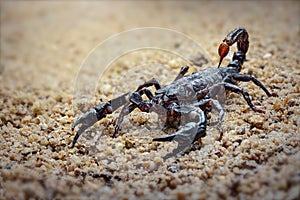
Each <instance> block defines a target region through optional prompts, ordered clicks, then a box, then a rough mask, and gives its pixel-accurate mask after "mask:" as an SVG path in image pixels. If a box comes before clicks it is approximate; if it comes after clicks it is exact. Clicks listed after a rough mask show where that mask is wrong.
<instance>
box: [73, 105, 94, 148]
mask: <svg viewBox="0 0 300 200" xmlns="http://www.w3.org/2000/svg"><path fill="white" fill-rule="evenodd" d="M97 121H98V117H97V112H96V110H95V109H91V110H90V111H89V112H87V113H85V114H84V115H83V116H81V117H80V118H79V119H77V120H76V121H75V123H74V124H73V125H72V131H74V129H75V127H76V126H78V125H79V124H82V125H81V126H80V128H79V130H78V131H77V133H76V135H75V137H74V140H73V142H72V148H73V147H74V146H75V144H76V142H77V140H78V138H79V136H80V135H81V134H82V133H83V132H84V131H85V130H86V129H87V128H89V127H90V126H92V125H93V124H95V123H96V122H97Z"/></svg>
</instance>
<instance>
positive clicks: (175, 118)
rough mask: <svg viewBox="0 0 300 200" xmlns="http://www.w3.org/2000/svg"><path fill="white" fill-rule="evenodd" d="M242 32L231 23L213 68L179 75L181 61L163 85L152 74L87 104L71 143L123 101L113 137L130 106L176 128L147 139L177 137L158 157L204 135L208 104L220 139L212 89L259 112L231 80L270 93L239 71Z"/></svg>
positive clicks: (243, 51)
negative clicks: (117, 94) (230, 94)
mask: <svg viewBox="0 0 300 200" xmlns="http://www.w3.org/2000/svg"><path fill="white" fill-rule="evenodd" d="M248 37H249V36H248V33H247V31H246V30H245V29H244V28H236V29H234V30H233V31H231V32H230V33H229V34H228V35H227V36H226V37H225V39H224V40H223V42H222V43H221V44H220V46H219V51H218V53H219V56H220V62H219V65H218V67H216V68H209V69H205V70H202V71H197V72H194V73H192V74H188V75H185V74H186V73H187V71H188V69H189V67H188V66H184V67H182V68H181V70H180V72H179V74H178V75H177V77H176V78H175V80H174V81H173V82H172V83H171V84H169V85H166V86H164V87H162V86H161V84H160V83H159V81H158V80H157V79H156V78H153V79H151V80H149V81H147V82H145V83H144V84H142V85H140V86H139V87H138V88H137V89H136V90H135V91H134V92H128V93H126V94H124V95H122V96H120V97H117V98H115V99H112V100H110V101H108V102H107V103H102V104H99V105H97V106H95V107H93V108H92V109H91V110H90V111H89V112H87V113H85V114H84V115H83V116H81V117H80V118H79V119H77V121H75V123H74V124H73V126H72V130H74V129H75V127H76V126H77V125H79V124H81V126H80V128H79V130H78V131H77V133H76V135H75V138H74V140H73V143H72V147H74V145H75V143H76V141H77V140H78V138H79V136H80V135H81V134H82V133H83V132H84V131H85V130H86V129H87V128H88V127H90V126H92V125H93V124H94V123H96V122H97V121H99V120H101V119H103V118H104V117H106V116H107V115H108V114H111V113H113V112H114V111H115V110H117V109H118V108H120V107H121V106H123V109H122V110H121V113H120V115H119V118H118V121H117V124H116V126H115V132H114V133H113V136H116V135H117V133H118V131H119V130H120V125H121V123H122V121H123V118H124V116H126V115H128V114H129V113H131V112H132V111H133V110H134V109H135V108H138V109H139V110H141V111H142V112H147V113H148V112H155V113H157V114H158V115H159V116H166V121H165V128H170V127H172V128H176V129H177V131H176V132H175V133H173V134H170V135H166V136H163V137H159V138H155V139H153V141H159V142H165V141H173V140H174V141H176V142H178V146H177V148H176V149H174V150H173V152H171V153H169V154H167V155H166V156H165V157H164V159H167V158H169V157H171V156H173V155H176V154H177V153H179V152H181V151H183V150H184V149H186V148H187V147H189V146H190V145H191V144H193V143H194V142H195V141H197V140H199V139H201V138H202V137H204V136H206V128H207V125H208V122H207V114H208V113H209V112H210V111H211V108H212V106H213V107H214V108H216V109H217V111H218V112H219V115H218V121H217V128H218V129H219V131H220V139H221V138H222V134H223V133H222V129H221V123H222V119H223V116H224V110H223V107H222V106H221V103H220V102H219V100H217V98H215V96H216V95H215V94H214V91H220V90H222V89H225V90H227V91H231V92H234V93H238V94H242V95H243V97H244V99H245V100H246V102H247V104H248V105H249V106H250V108H251V109H252V110H253V111H255V112H258V113H264V111H263V110H260V109H258V108H257V107H255V106H254V105H253V103H252V102H251V100H250V97H249V94H248V93H247V92H246V91H245V90H244V89H243V88H241V87H239V86H238V85H237V83H238V82H239V81H243V82H249V81H252V82H253V83H254V84H255V85H257V86H259V87H260V88H261V89H262V90H263V91H264V92H265V93H266V94H267V96H268V97H270V96H276V94H275V93H270V92H269V91H268V90H267V89H266V87H265V86H264V85H263V84H262V83H261V82H260V81H258V80H257V79H256V78H255V77H253V76H250V75H247V74H240V71H241V69H242V65H243V63H244V61H245V59H246V53H247V51H248V47H249V41H248ZM235 42H236V43H237V50H238V51H236V52H234V54H233V58H232V61H231V62H230V63H229V64H228V65H227V66H225V67H220V65H221V63H222V60H223V58H224V57H225V56H226V55H227V54H228V52H229V47H230V46H231V45H233V44H234V43H235ZM151 86H154V87H155V88H156V92H155V94H153V93H152V92H151V91H150V90H149V89H148V87H151ZM143 95H146V97H147V98H148V99H147V100H143V98H142V96H143Z"/></svg>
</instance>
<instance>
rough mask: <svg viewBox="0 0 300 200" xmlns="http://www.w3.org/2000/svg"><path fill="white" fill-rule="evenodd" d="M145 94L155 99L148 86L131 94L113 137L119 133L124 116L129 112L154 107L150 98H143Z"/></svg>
mask: <svg viewBox="0 0 300 200" xmlns="http://www.w3.org/2000/svg"><path fill="white" fill-rule="evenodd" d="M143 94H146V96H147V97H148V98H149V99H150V100H151V99H153V97H154V95H153V94H152V92H151V91H150V90H149V89H147V88H143V89H141V90H139V91H138V92H132V93H131V94H130V96H129V101H130V102H129V103H128V104H126V105H125V106H124V107H123V109H122V111H121V113H120V115H119V118H118V121H117V124H116V126H115V132H114V133H113V137H115V136H116V135H117V134H118V132H119V130H120V128H121V124H122V122H123V120H124V117H125V116H126V115H128V114H129V113H131V112H132V111H133V110H134V109H135V108H139V109H140V110H141V111H142V112H150V108H151V107H152V102H151V101H148V100H143V98H142V95H143Z"/></svg>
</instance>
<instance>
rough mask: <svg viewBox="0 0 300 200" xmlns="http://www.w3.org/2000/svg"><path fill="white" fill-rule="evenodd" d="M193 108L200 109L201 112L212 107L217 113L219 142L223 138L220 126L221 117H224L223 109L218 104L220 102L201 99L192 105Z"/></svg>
mask: <svg viewBox="0 0 300 200" xmlns="http://www.w3.org/2000/svg"><path fill="white" fill-rule="evenodd" d="M194 106H197V107H200V108H201V110H204V109H205V108H206V107H211V106H214V108H215V109H216V110H217V111H218V112H219V116H218V122H217V124H216V125H217V129H218V131H219V133H220V137H219V141H220V140H221V139H222V137H223V130H222V126H221V125H222V121H223V117H224V109H223V107H222V105H221V104H220V102H219V101H218V100H215V99H202V100H200V101H199V102H197V103H196V104H194Z"/></svg>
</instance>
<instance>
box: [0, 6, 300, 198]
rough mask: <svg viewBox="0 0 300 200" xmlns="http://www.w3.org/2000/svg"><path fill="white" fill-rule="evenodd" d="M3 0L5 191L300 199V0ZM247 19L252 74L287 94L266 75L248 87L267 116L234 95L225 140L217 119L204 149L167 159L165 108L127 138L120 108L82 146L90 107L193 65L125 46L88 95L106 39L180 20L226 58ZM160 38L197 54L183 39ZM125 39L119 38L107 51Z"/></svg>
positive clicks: (0, 169) (1, 178) (177, 24)
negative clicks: (162, 126)
mask: <svg viewBox="0 0 300 200" xmlns="http://www.w3.org/2000/svg"><path fill="white" fill-rule="evenodd" d="M0 6H1V10H0V11H1V32H0V33H1V35H0V36H1V38H0V39H1V57H0V61H1V65H0V82H1V87H0V131H1V135H0V146H1V148H0V155H1V161H0V199H37V198H41V199H53V198H67V199H78V198H82V199H297V198H299V189H300V151H299V150H300V147H299V138H300V132H299V125H300V116H299V113H300V107H299V103H300V100H299V99H300V98H299V97H300V88H299V87H300V86H299V85H300V84H299V83H300V81H299V80H300V51H299V49H300V37H299V36H300V2H299V1H263V2H247V1H232V2H231V1H225V2H224V3H222V2H221V1H212V2H208V1H199V2H197V1H189V2H186V3H184V2H180V1H175V2H171V1H167V2H152V1H145V2H135V1H123V2H119V1H113V2H106V1H100V2H95V1H92V2H89V3H87V2H80V1H72V2H66V1H62V2H59V1H55V2H50V1H29V2H25V1H12V2H10V1H1V4H0ZM239 26H243V27H246V28H247V30H248V32H249V34H250V48H249V52H248V54H247V59H248V61H247V62H245V64H244V66H243V70H242V73H246V74H250V75H253V76H255V77H257V78H258V79H259V80H260V81H262V82H263V83H264V84H265V85H266V87H267V88H269V89H270V90H271V91H273V92H276V93H277V94H278V97H271V98H267V97H266V95H265V94H264V93H263V91H262V90H261V89H259V88H258V87H257V86H255V85H254V84H250V83H249V84H248V83H241V84H240V85H241V86H242V87H243V88H245V90H247V91H248V92H249V93H250V95H251V96H252V100H253V102H254V104H255V105H257V106H258V107H260V108H262V109H264V110H266V113H265V114H259V113H254V112H253V111H251V110H250V109H249V108H248V106H247V105H246V103H245V101H244V100H243V98H242V97H241V96H239V95H236V94H230V95H229V96H228V98H227V101H226V105H225V106H224V109H225V111H226V112H225V117H224V122H223V126H222V127H223V130H224V137H223V139H222V140H221V141H216V138H217V136H218V132H217V131H216V129H215V128H214V127H209V128H208V130H207V136H206V137H205V138H203V140H202V142H203V144H202V145H201V147H199V148H198V149H196V150H195V151H191V152H190V153H188V154H185V155H179V156H177V157H176V158H175V157H173V158H170V159H168V160H167V161H165V162H163V160H162V157H163V156H164V155H166V154H167V153H168V152H171V151H172V149H174V148H175V147H176V143H175V142H171V143H157V142H156V143H155V142H151V139H152V138H154V137H157V136H158V135H163V134H165V133H163V132H162V131H160V130H159V129H157V128H156V129H155V127H158V126H157V123H158V120H157V118H156V117H155V116H154V115H149V114H144V113H141V112H138V111H136V110H135V111H134V112H133V113H132V114H131V115H129V116H128V117H126V119H125V120H124V123H123V129H122V131H121V132H120V135H119V136H118V137H117V138H111V137H110V136H109V134H111V133H112V131H113V124H114V123H115V121H116V118H117V114H114V115H111V116H109V117H107V118H106V119H104V120H102V121H101V122H99V123H97V124H95V125H94V126H93V127H92V128H91V129H90V130H89V131H87V133H86V134H85V135H83V136H82V137H81V138H80V139H79V141H78V143H77V145H76V147H75V148H73V149H72V148H70V144H71V142H72V140H73V138H74V135H75V132H72V131H71V125H72V123H73V122H74V120H75V119H76V117H78V116H79V112H78V111H79V108H82V107H84V108H89V107H91V106H93V105H96V104H97V103H100V102H103V101H107V100H109V99H111V98H114V97H116V96H117V95H119V94H121V93H122V92H127V91H130V90H132V89H134V88H136V87H137V85H138V84H140V83H142V82H143V81H145V80H147V79H149V78H152V77H156V78H158V79H160V80H161V82H162V83H170V82H171V81H172V80H173V79H174V77H175V76H176V74H177V73H178V71H179V69H180V66H181V65H184V64H191V63H189V61H184V60H181V59H180V58H178V56H174V55H170V54H167V53H166V52H161V51H155V52H148V51H147V50H145V51H142V52H137V53H132V54H128V55H124V56H122V57H120V58H119V59H117V60H116V62H114V63H112V65H111V66H110V68H109V70H106V71H105V73H104V74H102V76H101V78H99V80H98V79H96V80H97V81H99V83H96V85H97V89H96V92H94V93H91V94H90V95H91V98H90V99H89V98H88V99H85V100H84V101H83V100H82V99H79V100H78V98H77V97H76V96H75V95H74V90H75V91H77V90H78V85H77V84H78V77H79V76H80V73H79V72H80V69H81V68H80V66H81V64H82V62H83V61H84V59H85V58H87V56H88V55H89V52H90V51H91V50H92V49H93V48H95V47H96V46H97V44H99V43H100V42H103V41H104V40H105V39H107V38H108V37H110V36H112V35H114V34H118V33H120V32H122V31H127V30H129V29H133V28H142V27H162V28H168V29H173V30H176V31H179V32H181V33H184V34H186V35H187V36H188V37H190V38H192V39H194V40H195V41H197V42H198V43H200V44H201V47H202V48H203V49H204V50H205V51H207V53H208V54H209V56H210V59H211V60H210V64H211V65H212V66H216V65H217V63H218V55H217V48H218V45H219V43H220V42H221V40H222V39H223V38H224V37H225V35H226V34H227V33H228V32H229V31H231V30H232V29H234V28H235V27H239ZM144 39H146V40H147V39H148V40H149V41H150V42H151V41H153V37H152V36H150V35H147V34H145V35H143V37H140V38H136V40H135V42H139V41H142V40H144ZM160 40H161V42H162V43H166V44H167V45H169V44H174V46H175V47H181V48H183V49H190V50H191V51H190V52H193V49H192V48H191V47H190V46H188V45H186V46H185V45H184V44H181V42H180V41H179V42H178V41H176V42H175V41H173V40H172V38H169V39H162V38H157V41H160ZM157 41H156V42H157ZM119 48H120V47H119V46H118V44H117V43H116V44H115V45H114V46H111V49H109V50H107V51H105V52H108V51H112V52H114V51H116V52H117V51H118V49H119ZM234 49H235V48H233V50H234ZM194 53H195V52H194ZM101 56H102V55H101ZM103 56H104V55H103ZM194 56H195V58H197V57H199V55H197V54H195V55H194ZM97 59H99V60H101V58H97ZM97 59H96V60H97ZM228 61H229V59H225V60H224V62H223V64H224V65H226V64H227V63H228ZM91 62H93V60H92V61H91ZM95 62H96V61H95ZM90 64H91V65H93V63H90ZM93 66H94V67H93V68H92V69H93V70H103V69H104V66H101V65H100V66H99V65H97V64H94V65H93ZM192 68H193V70H195V69H197V70H199V68H197V67H192ZM93 70H90V71H89V69H88V70H87V71H85V72H84V74H85V75H86V76H85V79H84V78H83V80H84V81H83V82H82V84H81V85H83V84H88V82H87V81H86V79H87V80H88V79H89V77H90V78H91V77H95V76H96V78H97V76H98V75H97V73H98V72H95V71H93ZM95 74H96V75H95ZM91 80H94V79H92V78H91ZM79 84H80V83H79ZM92 84H93V83H92ZM83 93H84V92H83ZM85 94H86V93H85ZM76 98H77V99H76ZM75 101H79V103H78V104H77V103H74V102H75ZM81 101H83V102H85V103H86V104H85V106H82V104H80V102H81ZM81 103H82V102H81ZM80 105H81V107H80ZM213 116H215V114H212V118H213ZM149 127H150V128H149ZM153 127H154V128H153ZM100 136H101V137H100Z"/></svg>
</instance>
